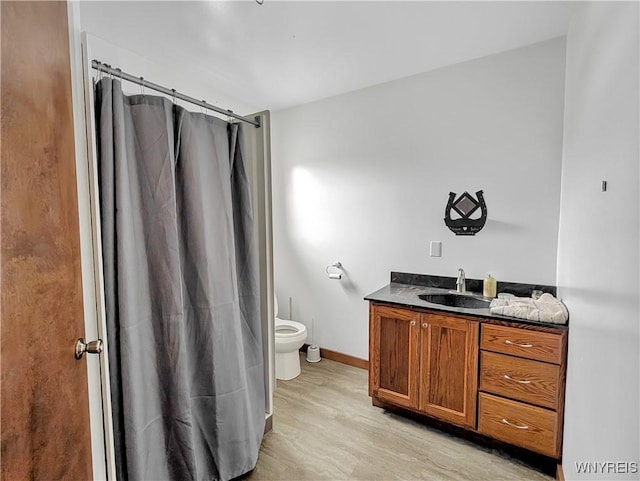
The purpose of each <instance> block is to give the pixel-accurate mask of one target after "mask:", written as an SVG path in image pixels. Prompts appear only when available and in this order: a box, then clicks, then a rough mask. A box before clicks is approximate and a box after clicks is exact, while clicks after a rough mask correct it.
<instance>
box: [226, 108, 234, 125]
mask: <svg viewBox="0 0 640 481" xmlns="http://www.w3.org/2000/svg"><path fill="white" fill-rule="evenodd" d="M227 112H228V113H230V114H232V113H233V110H230V109H227ZM235 121H236V119H235V118H233V117H232V116H231V115H227V123H229V124H232V123H234V122H235Z"/></svg>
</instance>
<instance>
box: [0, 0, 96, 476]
mask: <svg viewBox="0 0 640 481" xmlns="http://www.w3.org/2000/svg"><path fill="white" fill-rule="evenodd" d="M0 4H1V17H2V28H1V35H2V55H1V57H2V60H1V62H2V65H1V66H2V85H1V103H2V147H1V173H2V191H1V195H0V205H1V209H2V225H1V229H2V231H1V232H2V238H1V253H2V261H1V265H2V329H1V332H2V339H1V349H2V352H1V356H2V367H1V379H2V410H1V423H2V434H1V437H2V453H1V454H2V480H3V481H10V480H11V481H13V480H18V479H33V480H58V479H60V480H62V479H65V480H66V479H77V480H86V479H91V478H92V469H91V444H90V427H89V404H88V394H87V366H86V362H85V361H84V360H82V361H77V360H76V359H75V358H74V344H75V340H76V338H78V337H84V336H83V335H84V319H83V306H82V287H81V271H80V245H79V242H80V241H79V227H78V201H77V194H76V176H75V154H74V135H73V118H72V100H71V73H70V59H69V33H68V29H67V28H68V27H67V5H66V3H65V2H6V1H3V2H0Z"/></svg>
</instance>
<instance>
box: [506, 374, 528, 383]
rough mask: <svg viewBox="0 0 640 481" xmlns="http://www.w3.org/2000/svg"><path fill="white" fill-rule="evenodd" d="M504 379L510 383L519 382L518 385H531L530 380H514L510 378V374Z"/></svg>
mask: <svg viewBox="0 0 640 481" xmlns="http://www.w3.org/2000/svg"><path fill="white" fill-rule="evenodd" d="M504 378H505V379H507V380H509V381H513V382H517V383H518V384H531V381H529V380H521V379H514V378H512V377H511V376H509V375H508V374H505V375H504Z"/></svg>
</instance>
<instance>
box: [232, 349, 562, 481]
mask: <svg viewBox="0 0 640 481" xmlns="http://www.w3.org/2000/svg"><path fill="white" fill-rule="evenodd" d="M301 366H302V374H301V375H300V376H298V377H297V378H296V379H293V380H291V381H278V384H277V389H276V392H275V414H274V421H273V431H271V432H270V433H268V434H267V435H266V436H265V438H264V441H263V443H262V448H261V450H260V457H259V459H258V465H257V466H256V468H255V469H254V470H253V472H251V473H250V474H248V475H246V476H245V477H244V478H243V479H246V480H252V481H258V480H270V481H275V480H295V481H303V480H412V479H427V480H433V481H436V480H452V481H453V480H456V481H457V480H473V481H481V480H487V481H489V480H491V481H494V480H544V481H549V480H552V479H553V478H551V477H549V476H547V475H546V474H543V473H541V472H539V471H536V470H534V469H532V468H530V467H529V466H527V465H524V464H522V463H520V462H518V461H516V460H514V459H511V458H509V457H507V456H504V455H500V454H496V453H494V452H492V451H491V450H490V449H488V448H483V447H480V446H478V445H476V444H472V443H471V442H469V441H466V440H463V439H460V438H458V437H455V436H452V435H449V434H446V433H443V432H441V431H439V430H437V429H435V428H430V427H427V426H424V425H422V424H419V423H416V422H414V421H411V420H408V419H406V418H403V417H401V416H398V415H395V414H391V413H389V412H388V411H385V410H384V409H380V408H377V407H374V406H372V405H371V398H369V396H368V395H367V371H364V370H362V369H358V368H354V367H351V366H347V365H345V364H340V363H337V362H333V361H329V360H326V359H323V360H322V361H321V362H319V363H316V364H309V363H307V362H306V361H304V359H303V358H301Z"/></svg>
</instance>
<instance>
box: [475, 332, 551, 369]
mask: <svg viewBox="0 0 640 481" xmlns="http://www.w3.org/2000/svg"><path fill="white" fill-rule="evenodd" d="M480 348H481V349H484V350H487V351H494V352H501V353H503V354H511V355H513V356H519V357H525V358H527V359H535V360H538V361H545V362H552V363H554V364H560V363H561V362H562V357H563V349H562V348H563V336H562V335H561V334H553V333H551V332H540V331H533V330H529V329H520V328H517V327H506V326H497V325H493V324H483V325H482V341H481V345H480Z"/></svg>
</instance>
